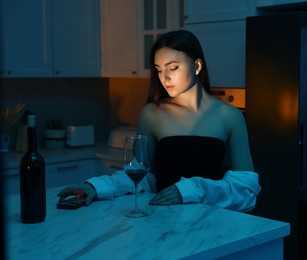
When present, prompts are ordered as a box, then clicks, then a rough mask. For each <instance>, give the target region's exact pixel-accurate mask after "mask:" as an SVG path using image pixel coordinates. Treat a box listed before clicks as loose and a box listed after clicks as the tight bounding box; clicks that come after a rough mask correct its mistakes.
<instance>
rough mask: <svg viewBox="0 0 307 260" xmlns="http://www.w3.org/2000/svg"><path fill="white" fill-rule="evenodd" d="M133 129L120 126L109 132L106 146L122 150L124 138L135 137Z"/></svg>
mask: <svg viewBox="0 0 307 260" xmlns="http://www.w3.org/2000/svg"><path fill="white" fill-rule="evenodd" d="M136 134H137V130H136V128H135V127H130V126H120V127H116V128H115V129H113V130H112V131H111V133H110V134H109V137H108V146H109V147H113V148H121V149H123V148H124V144H125V138H126V136H131V135H136Z"/></svg>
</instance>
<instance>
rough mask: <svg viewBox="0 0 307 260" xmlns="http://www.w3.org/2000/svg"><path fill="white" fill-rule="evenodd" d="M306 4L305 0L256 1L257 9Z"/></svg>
mask: <svg viewBox="0 0 307 260" xmlns="http://www.w3.org/2000/svg"><path fill="white" fill-rule="evenodd" d="M302 3H305V4H307V1H306V0H257V1H256V5H257V7H272V6H277V5H289V4H302Z"/></svg>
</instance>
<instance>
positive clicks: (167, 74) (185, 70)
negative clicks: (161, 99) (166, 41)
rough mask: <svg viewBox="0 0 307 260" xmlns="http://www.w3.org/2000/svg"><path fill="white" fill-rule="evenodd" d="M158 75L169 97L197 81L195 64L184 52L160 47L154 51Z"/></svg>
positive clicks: (174, 95) (181, 91)
mask: <svg viewBox="0 0 307 260" xmlns="http://www.w3.org/2000/svg"><path fill="white" fill-rule="evenodd" d="M154 62H155V67H156V69H157V71H158V77H159V80H160V82H161V84H162V85H163V87H164V88H165V90H166V91H167V93H168V94H169V96H171V97H176V96H178V95H180V94H181V93H184V92H186V91H187V90H189V89H190V88H191V87H193V86H194V85H195V84H196V82H197V76H196V64H195V62H194V61H192V59H191V58H190V57H189V56H187V55H186V54H185V53H184V52H181V51H177V50H174V49H170V48H166V47H164V48H162V49H159V50H157V51H156V53H155V61H154Z"/></svg>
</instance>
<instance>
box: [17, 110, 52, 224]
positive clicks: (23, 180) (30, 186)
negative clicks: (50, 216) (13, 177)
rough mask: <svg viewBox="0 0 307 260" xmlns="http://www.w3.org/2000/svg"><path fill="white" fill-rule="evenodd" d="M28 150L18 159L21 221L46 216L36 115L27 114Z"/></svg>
mask: <svg viewBox="0 0 307 260" xmlns="http://www.w3.org/2000/svg"><path fill="white" fill-rule="evenodd" d="M27 137H28V150H27V152H26V153H25V155H24V156H23V157H22V158H21V160H20V165H19V175H20V213H21V214H20V215H21V222H23V223H38V222H43V221H44V220H45V218H46V184H45V160H44V158H43V157H42V156H41V155H40V154H39V153H38V151H37V133H36V115H33V114H29V115H28V116H27Z"/></svg>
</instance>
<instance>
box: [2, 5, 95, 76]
mask: <svg viewBox="0 0 307 260" xmlns="http://www.w3.org/2000/svg"><path fill="white" fill-rule="evenodd" d="M2 9H3V10H2V11H3V12H2V17H3V18H2V19H3V23H2V24H3V36H4V41H3V48H2V50H3V53H2V55H3V69H2V76H4V77H97V76H100V28H99V17H100V14H99V0H65V1H61V0H32V1H30V2H29V1H19V0H3V8H2Z"/></svg>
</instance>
